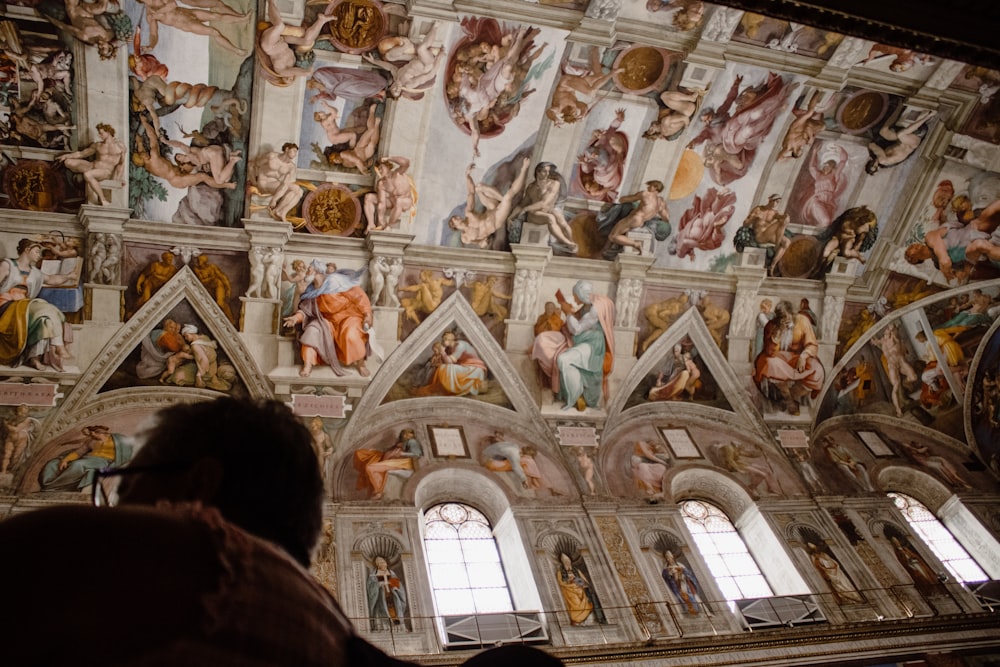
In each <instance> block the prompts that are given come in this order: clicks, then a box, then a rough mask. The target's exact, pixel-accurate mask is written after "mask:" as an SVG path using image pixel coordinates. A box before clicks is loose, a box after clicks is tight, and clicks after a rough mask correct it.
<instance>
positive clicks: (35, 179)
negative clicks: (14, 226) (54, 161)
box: [3, 160, 65, 211]
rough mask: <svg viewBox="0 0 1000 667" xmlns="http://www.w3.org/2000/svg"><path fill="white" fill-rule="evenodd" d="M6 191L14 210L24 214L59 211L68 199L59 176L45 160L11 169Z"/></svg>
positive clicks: (9, 169) (30, 162) (4, 182)
mask: <svg viewBox="0 0 1000 667" xmlns="http://www.w3.org/2000/svg"><path fill="white" fill-rule="evenodd" d="M3 191H4V194H6V195H7V197H8V199H9V200H10V204H11V206H12V207H13V208H19V209H21V210H24V211H55V210H56V208H57V207H58V205H59V203H60V202H62V201H63V199H64V198H65V196H64V191H65V187H64V186H63V182H62V179H61V177H60V174H59V172H58V171H57V170H55V169H53V168H52V165H51V164H50V163H49V162H45V161H43V160H21V161H20V162H18V163H17V164H15V165H14V166H12V167H10V168H8V169H7V171H5V172H4V175H3Z"/></svg>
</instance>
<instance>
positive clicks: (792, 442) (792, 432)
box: [778, 428, 809, 449]
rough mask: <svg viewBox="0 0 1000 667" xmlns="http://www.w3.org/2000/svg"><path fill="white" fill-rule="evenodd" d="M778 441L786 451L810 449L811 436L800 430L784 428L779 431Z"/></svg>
mask: <svg viewBox="0 0 1000 667" xmlns="http://www.w3.org/2000/svg"><path fill="white" fill-rule="evenodd" d="M778 440H780V441H781V446H782V447H784V448H785V449H799V448H802V447H809V435H808V434H807V433H806V432H805V431H803V430H802V429H798V428H783V429H780V430H779V431H778Z"/></svg>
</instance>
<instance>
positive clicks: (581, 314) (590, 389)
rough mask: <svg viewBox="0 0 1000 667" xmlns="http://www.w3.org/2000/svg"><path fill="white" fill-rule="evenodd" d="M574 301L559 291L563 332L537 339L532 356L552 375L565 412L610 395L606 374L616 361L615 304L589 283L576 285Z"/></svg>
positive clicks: (583, 282) (579, 282)
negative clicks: (563, 319)
mask: <svg viewBox="0 0 1000 667" xmlns="http://www.w3.org/2000/svg"><path fill="white" fill-rule="evenodd" d="M573 296H574V298H575V300H576V305H574V304H571V303H570V302H568V301H566V299H565V297H563V295H562V292H561V291H560V292H557V293H556V299H557V300H558V301H559V303H560V307H561V309H562V312H563V313H564V314H565V315H566V322H565V325H564V327H563V329H562V330H561V331H545V332H542V333H541V334H539V335H538V336H536V337H535V342H534V345H533V346H532V349H531V358H532V359H536V360H538V365H539V368H541V370H542V372H543V373H544V374H545V375H546V376H547V377H548V378H549V386H550V388H551V389H552V393H553V394H554V395H555V396H556V398H557V399H558V400H560V401H562V403H563V404H564V407H563V409H564V410H567V409H569V408H572V407H576V409H577V410H579V411H580V412H583V411H584V410H586V409H587V406H590V407H598V406H599V405H600V404H601V398H602V396H603V397H605V398H606V397H607V376H608V374H609V373H610V372H611V368H612V366H613V365H614V346H615V343H614V340H615V339H614V320H615V304H614V302H613V301H611V299H609V298H608V297H606V296H603V295H601V294H595V293H594V286H593V284H592V283H590V281H587V280H579V281H577V283H576V285H574V286H573Z"/></svg>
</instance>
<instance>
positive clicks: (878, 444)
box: [854, 431, 896, 456]
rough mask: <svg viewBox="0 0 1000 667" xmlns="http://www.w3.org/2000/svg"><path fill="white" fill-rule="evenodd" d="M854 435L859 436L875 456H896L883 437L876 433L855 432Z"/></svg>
mask: <svg viewBox="0 0 1000 667" xmlns="http://www.w3.org/2000/svg"><path fill="white" fill-rule="evenodd" d="M854 435H856V436H858V438H859V439H860V440H861V442H863V443H865V447H867V448H868V451H870V452H871V453H872V454H873V455H874V456H895V455H896V453H895V452H894V451H892V449H891V448H890V447H889V445H887V444H885V440H883V439H882V437H881V436H880V435H879V434H878V433H876V432H875V431H855V432H854Z"/></svg>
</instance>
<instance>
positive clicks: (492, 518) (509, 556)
mask: <svg viewBox="0 0 1000 667" xmlns="http://www.w3.org/2000/svg"><path fill="white" fill-rule="evenodd" d="M414 502H415V504H416V506H417V507H420V508H421V511H420V521H419V529H420V538H421V539H420V545H421V549H423V543H424V530H425V529H424V526H425V519H424V511H425V510H426V509H429V508H431V507H433V506H434V505H438V504H441V503H447V502H459V503H463V504H466V505H469V506H471V507H473V508H475V509H476V510H478V511H480V512H482V514H483V515H485V516H486V518H487V519H488V520H489V522H490V524H491V525H492V526H493V537H494V539H495V540H496V545H497V549H498V551H499V552H500V560H501V562H502V563H503V568H504V571H505V573H506V575H507V590H508V591H510V596H511V599H512V600H513V602H514V609H515V610H516V611H541V609H542V601H541V598H540V596H539V593H538V586H537V584H536V582H535V575H534V573H533V572H532V569H531V562H530V560H529V559H528V551H527V549H526V548H525V541H524V538H523V536H522V535H521V531H520V529H519V528H518V524H517V519H516V518H515V517H514V513H513V511H512V509H511V506H510V502H509V500H508V499H507V497H506V495H505V494H504V492H503V491H502V490H501V489H500V487H499V486H497V484H496V482H495V481H494V480H493V479H490V477H488V476H486V475H483V474H480V473H479V472H478V471H472V470H468V469H462V470H461V471H460V470H456V469H453V468H448V469H442V470H436V471H432V472H431V473H429V474H427V475H426V476H424V477H423V478H422V479H421V480H420V483H419V485H418V486H417V488H416V489H415V490H414ZM435 610H436V606H435Z"/></svg>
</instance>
